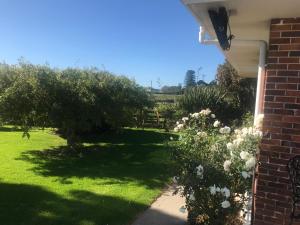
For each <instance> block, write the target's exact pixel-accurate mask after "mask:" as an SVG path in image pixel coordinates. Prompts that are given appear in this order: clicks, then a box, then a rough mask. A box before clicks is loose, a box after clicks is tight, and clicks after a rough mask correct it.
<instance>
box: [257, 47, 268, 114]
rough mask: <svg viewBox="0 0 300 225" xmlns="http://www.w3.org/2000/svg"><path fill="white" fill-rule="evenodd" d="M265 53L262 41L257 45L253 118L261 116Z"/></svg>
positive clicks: (265, 49) (265, 48)
mask: <svg viewBox="0 0 300 225" xmlns="http://www.w3.org/2000/svg"><path fill="white" fill-rule="evenodd" d="M266 52H267V44H266V42H264V41H261V42H260V45H259V64H258V74H257V88H256V102H255V113H254V116H255V118H257V117H258V115H259V114H262V113H263V112H262V107H261V106H262V102H261V101H262V100H263V89H264V76H265V66H266Z"/></svg>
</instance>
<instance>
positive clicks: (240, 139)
mask: <svg viewBox="0 0 300 225" xmlns="http://www.w3.org/2000/svg"><path fill="white" fill-rule="evenodd" d="M243 141H244V139H243V138H241V137H238V138H237V139H235V140H233V144H234V145H236V146H239V145H240V144H241V143H243Z"/></svg>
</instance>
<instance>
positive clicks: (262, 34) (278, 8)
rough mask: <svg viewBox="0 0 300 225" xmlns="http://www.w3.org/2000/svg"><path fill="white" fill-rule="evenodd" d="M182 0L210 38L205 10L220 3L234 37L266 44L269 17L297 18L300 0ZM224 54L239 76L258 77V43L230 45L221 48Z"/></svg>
mask: <svg viewBox="0 0 300 225" xmlns="http://www.w3.org/2000/svg"><path fill="white" fill-rule="evenodd" d="M182 2H183V3H184V4H185V5H186V6H187V7H188V9H189V10H190V11H191V12H192V14H193V15H194V17H195V18H196V19H197V21H198V22H199V23H200V24H201V26H203V27H205V29H206V31H207V32H208V33H209V35H210V36H211V37H212V38H216V35H215V31H214V29H213V26H212V23H211V21H210V18H209V15H208V9H213V8H215V9H217V8H219V7H222V6H223V7H225V8H226V9H227V10H228V11H229V12H230V17H229V24H230V27H231V31H232V34H233V35H234V36H235V39H236V40H263V41H266V42H267V43H268V42H269V29H270V22H271V19H275V18H293V17H300V0H182ZM232 43H234V39H233V40H232ZM220 50H221V48H220ZM224 54H225V56H226V58H227V59H228V60H229V62H230V63H231V64H232V65H233V66H234V67H235V68H236V69H237V70H238V72H239V73H240V75H241V76H244V77H256V76H257V68H258V61H259V47H258V46H242V45H234V44H233V45H232V46H231V49H230V50H229V51H224Z"/></svg>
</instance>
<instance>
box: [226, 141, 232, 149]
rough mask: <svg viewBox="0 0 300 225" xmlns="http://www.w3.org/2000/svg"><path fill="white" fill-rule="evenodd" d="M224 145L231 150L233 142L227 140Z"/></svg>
mask: <svg viewBox="0 0 300 225" xmlns="http://www.w3.org/2000/svg"><path fill="white" fill-rule="evenodd" d="M226 147H227V149H228V150H232V149H233V144H232V143H230V142H229V143H227V145H226Z"/></svg>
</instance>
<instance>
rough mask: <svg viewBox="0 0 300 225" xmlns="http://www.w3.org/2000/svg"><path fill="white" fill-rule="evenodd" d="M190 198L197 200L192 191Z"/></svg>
mask: <svg viewBox="0 0 300 225" xmlns="http://www.w3.org/2000/svg"><path fill="white" fill-rule="evenodd" d="M189 199H190V200H191V201H195V200H196V198H195V195H194V192H192V193H191V194H190V196H189Z"/></svg>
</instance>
